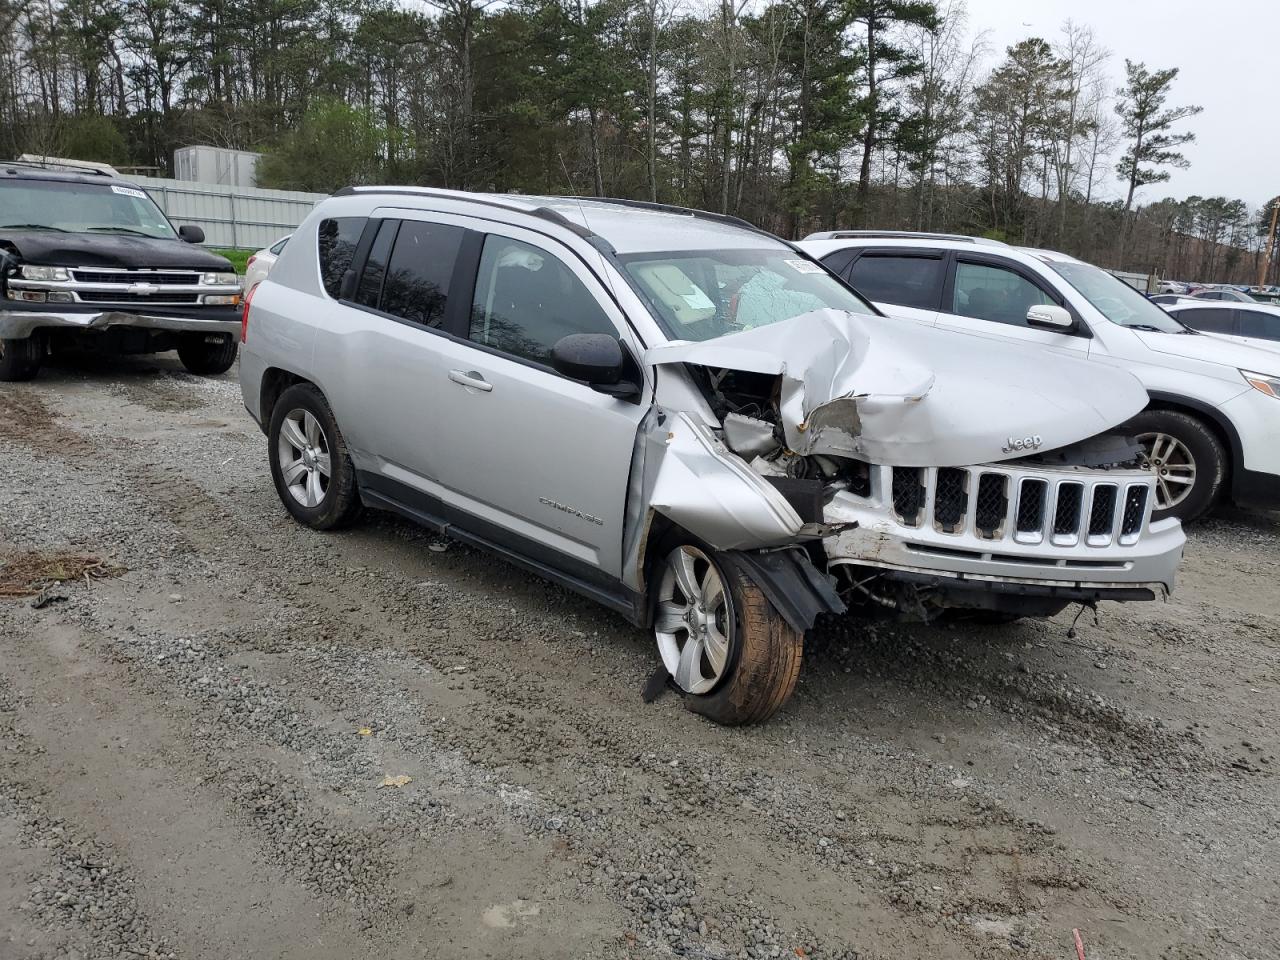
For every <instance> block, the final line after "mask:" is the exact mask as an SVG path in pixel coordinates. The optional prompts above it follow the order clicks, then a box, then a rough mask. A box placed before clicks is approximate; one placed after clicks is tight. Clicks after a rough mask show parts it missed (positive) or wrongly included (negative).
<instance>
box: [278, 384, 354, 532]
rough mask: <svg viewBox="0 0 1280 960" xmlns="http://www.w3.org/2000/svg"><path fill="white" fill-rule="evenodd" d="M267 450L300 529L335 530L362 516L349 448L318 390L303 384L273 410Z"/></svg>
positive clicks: (284, 500)
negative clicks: (301, 525)
mask: <svg viewBox="0 0 1280 960" xmlns="http://www.w3.org/2000/svg"><path fill="white" fill-rule="evenodd" d="M267 450H268V457H269V458H270V461H271V479H272V480H274V481H275V485H276V493H277V494H279V496H280V502H281V503H283V504H284V506H285V509H286V510H288V511H289V513H290V514H292V515H293V518H294V519H295V520H297V521H298V522H299V523H301V524H305V525H306V526H308V527H311V528H312V529H313V530H335V529H337V528H339V527H344V526H347V525H348V524H350V523H351V522H352V521H354V520H355V519H356V517H358V516H359V515H360V492H359V489H358V488H357V486H356V469H355V466H354V465H353V464H352V462H351V456H350V454H349V453H348V452H347V442H346V441H345V440H344V439H343V438H342V432H341V431H340V430H339V429H338V422H337V421H336V420H335V419H334V417H333V411H332V410H330V409H329V403H328V401H326V400H325V398H324V394H322V393H321V392H320V391H319V389H317V388H316V387H315V386H313V385H312V384H310V383H299V384H295V385H294V386H292V387H290V388H289V389H288V390H286V391H285V392H284V393H282V394H280V398H279V399H278V400H277V401H276V402H275V406H274V407H272V409H271V423H270V425H269V426H268V428H267ZM326 471H327V472H326Z"/></svg>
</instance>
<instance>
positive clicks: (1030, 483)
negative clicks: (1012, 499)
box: [1017, 480, 1049, 533]
mask: <svg viewBox="0 0 1280 960" xmlns="http://www.w3.org/2000/svg"><path fill="white" fill-rule="evenodd" d="M1048 487H1049V484H1048V483H1046V482H1045V481H1044V480H1023V481H1022V489H1021V491H1020V492H1019V493H1018V520H1017V524H1018V532H1019V533H1039V532H1040V531H1041V530H1043V529H1044V498H1045V491H1046V490H1047V489H1048Z"/></svg>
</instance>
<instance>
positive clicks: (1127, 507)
mask: <svg viewBox="0 0 1280 960" xmlns="http://www.w3.org/2000/svg"><path fill="white" fill-rule="evenodd" d="M1146 512H1147V488H1146V487H1130V488H1129V492H1128V493H1126V494H1125V495H1124V518H1123V519H1122V520H1121V521H1120V535H1121V536H1122V537H1131V536H1133V535H1134V534H1135V533H1137V532H1138V531H1140V530H1141V529H1142V518H1143V515H1144V514H1145V513H1146Z"/></svg>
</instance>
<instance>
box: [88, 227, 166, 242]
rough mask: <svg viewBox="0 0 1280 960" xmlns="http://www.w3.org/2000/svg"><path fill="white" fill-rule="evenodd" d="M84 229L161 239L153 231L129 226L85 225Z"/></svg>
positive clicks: (89, 231) (91, 231)
mask: <svg viewBox="0 0 1280 960" xmlns="http://www.w3.org/2000/svg"><path fill="white" fill-rule="evenodd" d="M84 229H85V233H93V232H95V231H97V232H98V233H104V232H110V233H127V234H130V235H131V236H134V237H146V238H147V239H148V240H159V239H160V238H159V237H157V236H156V235H155V234H153V233H143V232H142V231H141V230H133V229H130V228H129V227H85V228H84Z"/></svg>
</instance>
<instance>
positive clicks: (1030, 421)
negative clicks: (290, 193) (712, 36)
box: [240, 187, 1183, 723]
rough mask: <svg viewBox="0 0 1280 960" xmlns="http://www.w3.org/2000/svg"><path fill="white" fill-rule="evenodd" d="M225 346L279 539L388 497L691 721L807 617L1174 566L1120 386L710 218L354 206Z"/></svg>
mask: <svg viewBox="0 0 1280 960" xmlns="http://www.w3.org/2000/svg"><path fill="white" fill-rule="evenodd" d="M242 340H243V350H242V360H241V368H240V372H241V385H242V389H243V392H244V402H245V405H246V407H247V408H248V410H249V412H250V414H252V415H253V417H254V418H255V419H256V420H257V421H258V422H259V423H260V424H261V425H262V427H263V429H264V430H265V432H266V433H267V435H268V438H269V442H268V451H269V457H270V463H271V472H272V475H273V477H274V480H275V484H276V489H277V490H278V492H279V495H280V498H281V500H282V501H283V502H284V504H285V506H286V507H287V509H288V510H289V512H290V513H291V514H292V515H293V516H294V517H295V518H297V519H298V520H299V521H301V522H302V523H305V524H307V525H309V526H311V527H315V528H317V529H329V528H332V527H336V526H339V525H341V524H343V523H346V522H349V521H350V520H351V519H353V517H354V516H355V514H356V513H357V512H358V510H359V508H360V506H361V505H362V504H363V505H366V506H370V507H376V508H381V509H386V510H392V511H395V512H397V513H400V514H403V515H405V516H407V517H410V518H412V519H414V520H416V521H418V522H420V523H422V524H425V525H427V526H428V527H430V528H433V529H435V530H437V531H440V532H443V533H447V534H448V535H449V536H451V537H455V538H457V539H460V540H463V541H465V542H468V543H472V544H476V545H479V546H482V547H484V548H486V549H489V550H491V551H493V552H495V553H497V554H498V555H499V556H501V557H504V558H505V559H507V560H508V561H510V562H511V563H513V564H515V565H517V566H519V567H522V568H524V569H526V570H530V571H533V572H535V573H537V574H538V575H540V576H544V577H546V578H548V579H551V580H554V581H557V582H559V583H561V584H564V585H565V586H567V587H569V588H571V589H573V590H576V591H578V592H580V593H582V594H585V595H586V596H588V597H591V598H592V599H594V600H597V601H599V602H600V603H602V604H605V605H606V606H608V607H610V608H612V609H614V610H616V611H618V612H620V613H621V614H623V615H624V616H625V617H627V618H628V619H629V620H631V621H632V622H634V623H636V624H639V625H642V626H646V627H649V628H651V629H652V630H653V633H654V637H655V639H656V641H657V646H658V650H659V653H660V655H661V659H662V665H663V669H664V670H665V671H666V674H668V675H669V677H670V679H671V680H673V681H674V683H675V685H676V686H677V687H678V688H679V689H680V691H682V693H683V694H684V696H685V702H686V703H687V704H688V705H689V706H690V707H691V708H692V709H694V710H696V711H698V712H700V713H702V714H705V715H707V716H709V717H711V718H713V719H715V720H718V721H720V722H725V723H748V722H754V721H759V720H763V719H764V718H766V717H768V716H770V715H771V714H772V713H774V712H775V711H776V710H777V709H778V708H779V707H781V706H782V704H783V703H785V702H786V700H787V698H788V696H789V695H790V694H791V692H792V690H793V689H794V687H795V683H796V678H797V675H798V672H799V669H800V657H801V649H802V640H803V636H804V633H805V631H806V630H807V629H808V628H809V627H810V626H811V625H812V624H813V622H814V619H815V618H816V617H817V616H818V614H820V613H824V612H828V613H844V612H845V611H846V609H848V608H855V607H856V608H858V610H861V611H862V612H864V613H866V612H877V613H886V612H892V613H897V614H900V615H904V616H909V617H915V618H918V619H926V620H928V619H932V618H934V617H937V616H943V615H947V616H964V617H969V618H972V619H975V620H1001V619H1010V618H1013V617H1017V616H1026V615H1032V616H1044V615H1051V614H1053V613H1056V612H1057V611H1059V610H1061V609H1062V608H1063V607H1064V606H1065V605H1066V604H1068V603H1071V602H1082V603H1094V602H1096V601H1098V600H1101V599H1116V600H1136V599H1151V598H1152V597H1154V596H1155V595H1156V594H1157V593H1161V592H1164V591H1166V590H1168V589H1171V587H1172V585H1173V579H1174V570H1175V568H1176V566H1177V563H1178V560H1179V558H1180V556H1181V552H1182V546H1183V535H1182V530H1181V528H1180V526H1179V524H1178V522H1177V521H1176V520H1169V521H1164V522H1152V521H1151V505H1152V502H1153V499H1154V498H1153V493H1152V491H1153V477H1152V474H1151V473H1150V471H1149V470H1148V469H1147V468H1145V467H1143V466H1142V465H1141V463H1142V458H1141V456H1140V454H1139V451H1138V449H1137V447H1136V446H1135V444H1134V443H1133V441H1132V440H1130V439H1128V438H1125V437H1123V436H1118V435H1112V434H1111V433H1109V431H1110V430H1111V429H1112V428H1114V427H1115V426H1116V425H1117V424H1119V423H1122V422H1123V421H1124V420H1126V419H1127V418H1128V417H1130V416H1132V415H1133V414H1134V413H1136V412H1137V411H1138V410H1140V409H1142V407H1143V405H1144V404H1145V402H1146V394H1145V392H1144V391H1143V390H1142V388H1141V387H1140V386H1139V385H1138V383H1137V382H1136V380H1135V379H1134V378H1133V377H1132V376H1130V375H1129V374H1127V373H1124V372H1122V371H1118V370H1113V369H1110V368H1106V367H1100V366H1098V365H1096V364H1089V363H1087V362H1085V361H1083V360H1077V359H1073V358H1070V357H1061V358H1058V357H1053V356H1047V355H1045V354H1044V353H1043V352H1040V351H1035V350H1029V349H1027V348H1025V347H1021V346H1019V345H1016V344H1008V343H1003V342H1000V341H999V340H996V339H993V338H985V337H982V336H979V335H975V334H964V333H954V332H945V331H936V330H930V329H927V328H925V327H924V326H913V325H910V324H904V323H902V322H901V321H896V320H887V319H885V318H883V317H881V316H880V315H879V314H878V312H877V311H876V310H875V308H874V307H872V306H871V305H869V304H868V303H867V302H866V301H865V300H863V299H862V298H861V297H859V296H858V295H857V294H856V293H854V292H853V290H852V289H851V288H849V287H848V286H846V285H845V284H844V283H843V282H842V281H840V280H838V279H837V278H836V277H834V276H833V275H832V274H830V273H829V272H828V271H827V270H826V269H824V268H823V267H822V266H821V265H819V264H818V263H817V262H816V261H814V260H812V259H811V258H810V257H809V256H807V255H806V254H803V253H800V252H798V251H797V250H796V249H795V248H794V247H793V246H791V245H790V244H787V243H785V242H783V241H781V240H779V239H777V238H776V237H774V236H772V235H769V234H766V233H764V232H762V231H759V230H757V229H755V228H753V227H752V226H750V225H749V224H747V223H745V222H743V221H739V220H735V219H733V218H729V217H723V216H716V215H713V214H706V213H699V212H695V211H691V210H686V209H683V208H674V207H661V206H657V205H653V204H643V203H633V202H623V201H612V200H577V199H565V198H536V197H521V196H495V195H475V194H465V193H456V192H450V191H443V190H427V189H413V188H392V187H358V188H350V189H347V190H344V191H342V192H341V193H340V194H338V195H336V196H335V197H332V198H330V199H329V200H326V201H324V202H323V203H321V204H320V205H319V206H318V207H317V209H316V210H315V212H314V213H313V214H312V215H311V216H310V217H309V218H308V219H307V221H306V222H305V223H303V224H302V226H301V227H299V228H298V231H297V232H296V234H295V235H294V237H293V239H292V240H291V241H290V243H289V245H288V247H286V248H285V251H284V253H283V255H282V256H281V257H280V260H279V262H278V263H277V264H276V265H275V267H274V268H273V270H272V272H271V274H270V275H269V276H268V278H267V279H266V280H265V281H263V282H262V283H261V284H260V285H259V286H258V287H256V288H255V290H254V291H253V294H252V298H251V300H250V301H249V302H247V303H246V308H245V316H244V333H243V336H242ZM661 676H662V675H661V674H659V675H656V676H655V679H659V678H661Z"/></svg>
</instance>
